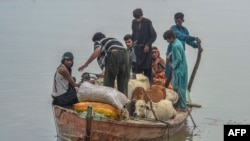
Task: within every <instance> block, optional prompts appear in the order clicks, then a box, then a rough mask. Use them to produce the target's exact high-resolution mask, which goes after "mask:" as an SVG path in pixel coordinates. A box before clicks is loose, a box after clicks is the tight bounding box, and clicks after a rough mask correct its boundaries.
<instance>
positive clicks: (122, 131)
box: [53, 105, 191, 141]
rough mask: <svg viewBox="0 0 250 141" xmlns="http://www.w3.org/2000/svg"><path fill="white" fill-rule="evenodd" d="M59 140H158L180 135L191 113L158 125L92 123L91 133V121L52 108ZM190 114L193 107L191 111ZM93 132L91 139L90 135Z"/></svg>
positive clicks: (133, 121) (144, 122)
mask: <svg viewBox="0 0 250 141" xmlns="http://www.w3.org/2000/svg"><path fill="white" fill-rule="evenodd" d="M53 110H54V118H55V124H56V129H57V134H58V137H59V138H60V139H61V140H70V141H88V140H90V141H144V140H145V141H146V140H157V139H162V138H164V137H167V136H168V135H171V134H173V133H175V132H177V131H178V130H179V129H180V128H181V127H182V126H183V125H184V123H185V121H186V119H187V117H188V115H189V114H188V112H187V111H177V115H176V117H175V118H174V119H170V120H167V121H156V120H149V119H141V118H130V119H124V120H107V121H102V120H94V119H93V120H92V121H91V131H88V129H87V127H88V126H89V125H87V124H89V123H88V118H82V117H80V113H77V112H76V111H75V110H73V109H71V108H64V107H60V106H56V105H53ZM189 111H191V107H189ZM87 132H90V136H88V135H87Z"/></svg>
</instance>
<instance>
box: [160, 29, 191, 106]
mask: <svg viewBox="0 0 250 141" xmlns="http://www.w3.org/2000/svg"><path fill="white" fill-rule="evenodd" d="M163 38H164V39H165V40H167V42H168V43H169V44H170V46H171V47H172V51H171V52H170V54H171V56H172V63H171V64H170V67H171V69H172V85H173V89H174V91H176V92H177V93H178V96H179V99H178V102H177V103H178V106H179V107H180V108H181V109H185V108H186V104H185V103H186V90H187V83H188V66H187V60H186V55H185V50H184V48H183V45H182V43H181V41H180V40H178V39H177V38H176V36H175V33H174V32H173V30H167V31H166V32H165V33H164V34H163Z"/></svg>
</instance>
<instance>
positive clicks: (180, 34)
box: [165, 12, 203, 87]
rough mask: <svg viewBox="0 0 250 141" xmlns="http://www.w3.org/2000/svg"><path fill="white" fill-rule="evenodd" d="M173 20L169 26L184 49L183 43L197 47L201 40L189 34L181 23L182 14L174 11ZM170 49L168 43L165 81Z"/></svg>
mask: <svg viewBox="0 0 250 141" xmlns="http://www.w3.org/2000/svg"><path fill="white" fill-rule="evenodd" d="M174 20H175V25H173V26H172V27H171V30H173V32H174V33H175V35H176V38H177V39H178V40H180V41H181V43H182V46H183V48H184V50H185V43H187V44H188V45H190V46H192V47H193V48H198V44H197V43H198V42H201V40H200V39H199V37H193V36H190V35H189V32H188V29H187V28H186V27H184V26H183V25H182V24H183V22H184V14H183V13H181V12H178V13H176V14H175V15H174ZM201 50H203V49H202V48H201ZM171 51H172V46H171V44H169V45H168V49H167V53H166V55H167V57H166V68H165V77H166V78H167V81H166V83H169V81H168V80H170V79H171V70H170V68H169V65H168V63H169V62H171V58H170V52H171ZM166 85H168V84H166ZM166 85H165V86H166ZM166 87H167V86H166Z"/></svg>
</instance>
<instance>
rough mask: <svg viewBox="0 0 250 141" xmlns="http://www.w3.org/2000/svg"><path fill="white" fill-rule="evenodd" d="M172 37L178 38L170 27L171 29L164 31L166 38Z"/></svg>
mask: <svg viewBox="0 0 250 141" xmlns="http://www.w3.org/2000/svg"><path fill="white" fill-rule="evenodd" d="M171 37H172V38H174V39H175V38H176V36H175V33H174V31H173V30H171V29H170V30H167V31H166V32H164V33H163V38H164V40H167V39H170V38H171Z"/></svg>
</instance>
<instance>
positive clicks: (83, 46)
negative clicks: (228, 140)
mask: <svg viewBox="0 0 250 141" xmlns="http://www.w3.org/2000/svg"><path fill="white" fill-rule="evenodd" d="M249 4H250V1H248V0H239V1H235V0H220V1H218V0H207V1H204V0H185V1H183V0H0V49H1V51H0V64H1V65H0V66H1V67H0V84H1V85H0V89H1V98H0V104H1V106H0V140H1V141H16V140H23V141H56V140H57V138H56V129H55V125H54V119H53V116H52V109H51V105H50V103H51V100H52V99H51V96H50V93H51V90H52V82H53V75H54V72H55V70H56V67H57V66H58V65H59V63H60V59H61V56H62V54H63V53H64V52H65V51H71V52H73V53H74V55H75V61H74V67H73V69H74V70H73V75H74V76H75V77H76V78H77V79H78V80H80V76H81V73H80V72H77V71H76V70H77V68H78V67H79V66H80V65H82V64H83V63H84V62H85V60H86V59H87V58H88V57H89V55H90V53H91V52H92V50H93V43H92V41H91V38H92V35H93V34H94V33H95V32H97V31H101V32H103V33H105V34H106V35H107V36H111V37H116V38H117V39H119V40H121V41H123V40H122V39H123V36H124V35H125V34H127V33H131V22H132V18H133V16H132V11H133V9H135V8H138V7H140V8H142V9H143V11H144V17H147V18H149V19H151V20H152V22H153V26H154V27H155V29H156V32H157V35H158V37H157V40H156V42H155V43H154V45H156V46H157V47H158V48H160V51H161V55H162V56H163V57H165V55H164V54H165V52H166V48H167V43H166V41H164V40H163V38H162V34H163V33H164V31H165V30H167V29H168V28H169V27H170V26H171V25H172V24H174V20H173V15H174V14H175V13H176V12H179V11H181V12H183V13H184V14H185V22H184V25H185V26H187V27H188V29H189V32H190V34H191V35H193V36H198V37H200V38H201V40H202V46H203V48H204V51H203V53H202V58H201V62H200V67H199V69H198V71H197V75H196V77H195V80H194V83H193V86H192V89H191V97H192V102H193V103H197V104H201V105H202V108H194V109H193V111H192V113H191V114H192V117H193V119H194V122H195V123H196V125H197V127H196V128H193V122H192V120H191V119H190V118H188V121H187V123H186V125H185V126H184V128H183V129H182V130H181V132H179V133H177V134H174V135H173V136H170V137H169V139H167V138H166V139H164V141H167V140H170V141H221V140H223V125H225V124H250V111H249V107H250V102H249V91H250V81H249V80H250V74H249V70H250V55H249V52H250V48H249V46H248V44H249V42H248V41H250V36H249V29H248V27H249V25H250V19H249V18H248V16H250V15H249V13H250V9H249ZM186 55H187V59H188V65H189V74H191V71H192V67H193V65H194V63H195V59H196V56H197V50H196V49H192V48H191V47H188V46H186ZM85 71H88V72H94V73H99V72H100V71H101V70H100V69H99V67H98V65H97V63H96V61H94V62H93V63H92V64H91V65H89V67H88V68H87V69H86V70H85ZM138 132H139V131H138Z"/></svg>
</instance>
